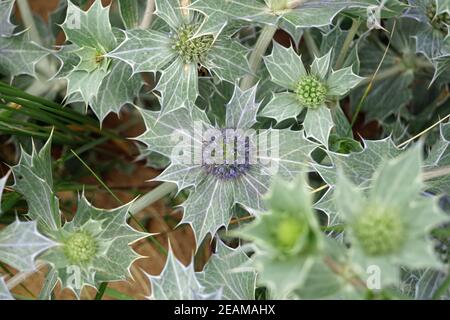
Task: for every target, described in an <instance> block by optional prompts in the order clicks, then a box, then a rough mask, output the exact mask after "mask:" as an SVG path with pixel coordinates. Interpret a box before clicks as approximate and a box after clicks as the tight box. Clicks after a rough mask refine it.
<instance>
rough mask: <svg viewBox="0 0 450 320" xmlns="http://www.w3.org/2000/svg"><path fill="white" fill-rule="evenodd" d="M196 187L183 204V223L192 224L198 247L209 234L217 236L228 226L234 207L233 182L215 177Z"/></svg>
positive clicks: (208, 177)
mask: <svg viewBox="0 0 450 320" xmlns="http://www.w3.org/2000/svg"><path fill="white" fill-rule="evenodd" d="M201 174H202V175H205V178H204V179H203V180H202V182H201V183H200V184H199V185H198V186H196V188H195V191H194V192H192V193H191V194H190V195H189V197H188V199H187V200H186V201H185V202H184V203H183V205H182V206H183V208H184V215H183V220H182V221H181V223H186V224H190V225H191V227H192V229H193V230H194V233H195V239H196V242H197V246H199V244H200V243H201V242H202V240H203V239H204V238H205V237H206V236H207V235H208V234H215V233H216V232H217V230H219V229H220V228H221V227H223V226H227V225H228V223H229V222H230V219H231V215H232V210H231V209H232V207H233V205H234V190H233V185H232V181H231V182H222V181H220V180H219V179H217V178H215V177H213V176H207V175H206V174H205V173H204V172H203V170H202V173H201Z"/></svg>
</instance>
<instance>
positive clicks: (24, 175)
mask: <svg viewBox="0 0 450 320" xmlns="http://www.w3.org/2000/svg"><path fill="white" fill-rule="evenodd" d="M50 152H51V138H50V139H49V140H48V141H47V143H46V144H45V145H44V147H43V148H42V149H41V150H40V151H39V152H38V151H37V150H36V148H35V146H34V145H33V152H32V154H31V155H30V154H27V153H26V152H25V150H22V154H21V158H20V161H19V164H17V165H16V166H14V167H13V168H12V172H13V174H14V180H15V184H14V186H13V187H14V189H15V190H16V191H17V192H19V193H21V194H22V195H23V196H24V197H25V200H26V201H27V203H28V216H29V217H30V218H31V219H33V220H37V222H38V226H39V229H40V230H41V231H43V232H44V233H45V234H46V233H47V232H50V231H52V230H57V229H58V228H60V227H61V219H60V211H59V203H58V198H57V197H56V195H55V193H54V191H53V178H52V168H51V155H50Z"/></svg>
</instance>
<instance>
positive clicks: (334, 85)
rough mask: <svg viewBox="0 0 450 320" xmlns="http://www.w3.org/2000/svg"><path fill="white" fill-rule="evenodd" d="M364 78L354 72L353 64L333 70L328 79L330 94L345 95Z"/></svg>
mask: <svg viewBox="0 0 450 320" xmlns="http://www.w3.org/2000/svg"><path fill="white" fill-rule="evenodd" d="M363 79H364V78H362V77H359V76H357V75H356V74H354V73H353V67H351V66H350V67H347V68H344V69H340V70H337V71H332V72H331V74H330V76H329V77H328V79H327V85H328V90H329V91H328V94H329V95H333V96H338V97H341V96H344V95H346V94H347V93H348V92H349V91H350V90H351V89H353V88H354V87H355V86H357V85H358V84H359V83H360V82H361V81H362V80H363Z"/></svg>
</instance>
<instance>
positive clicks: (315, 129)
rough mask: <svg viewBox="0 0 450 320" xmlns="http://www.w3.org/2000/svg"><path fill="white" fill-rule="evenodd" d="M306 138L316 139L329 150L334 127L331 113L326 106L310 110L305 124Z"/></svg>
mask: <svg viewBox="0 0 450 320" xmlns="http://www.w3.org/2000/svg"><path fill="white" fill-rule="evenodd" d="M303 127H304V128H305V132H306V136H307V137H309V138H314V139H316V140H317V141H319V142H320V143H322V144H323V145H324V146H326V147H327V148H328V138H329V137H330V132H331V129H332V128H333V127H334V123H333V118H332V117H331V111H330V109H328V108H327V107H326V106H319V107H317V108H309V109H308V111H307V113H306V117H305V121H304V122H303Z"/></svg>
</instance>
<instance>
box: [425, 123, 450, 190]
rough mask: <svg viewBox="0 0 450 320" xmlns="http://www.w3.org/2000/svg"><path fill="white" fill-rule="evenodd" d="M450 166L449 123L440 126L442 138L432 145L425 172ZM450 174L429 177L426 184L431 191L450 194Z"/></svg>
mask: <svg viewBox="0 0 450 320" xmlns="http://www.w3.org/2000/svg"><path fill="white" fill-rule="evenodd" d="M446 166H450V125H449V124H448V123H446V124H443V125H441V127H440V139H439V141H438V142H436V144H435V145H434V146H433V147H432V149H431V151H430V153H429V154H428V157H427V159H426V160H425V162H424V170H425V172H427V171H431V170H438V169H439V168H443V167H446ZM449 183H450V175H448V174H445V175H440V176H439V177H432V178H431V179H427V181H426V184H427V186H428V187H429V188H430V191H433V192H437V193H446V194H450V187H449V185H450V184H449Z"/></svg>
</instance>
